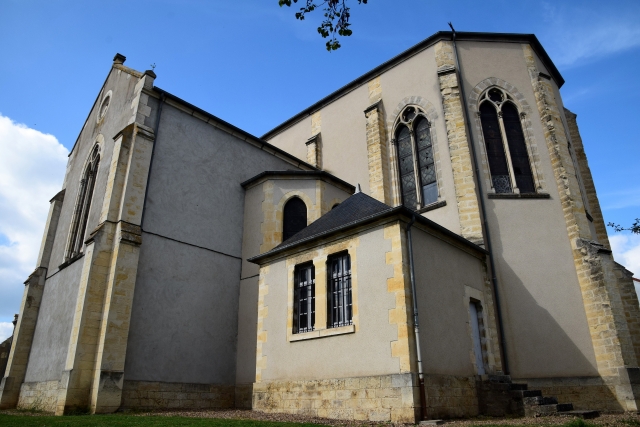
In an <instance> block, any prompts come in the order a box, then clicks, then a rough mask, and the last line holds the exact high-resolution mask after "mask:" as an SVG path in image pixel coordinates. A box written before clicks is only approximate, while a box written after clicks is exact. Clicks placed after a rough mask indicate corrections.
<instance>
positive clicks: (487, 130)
mask: <svg viewBox="0 0 640 427" xmlns="http://www.w3.org/2000/svg"><path fill="white" fill-rule="evenodd" d="M514 102H515V101H514V100H513V98H512V97H511V95H509V94H507V93H506V92H504V91H503V90H502V89H499V88H495V87H494V88H491V89H489V90H488V91H487V92H485V93H484V94H483V95H482V97H481V104H480V108H479V117H480V124H481V126H482V135H483V137H484V143H485V147H486V152H487V160H488V163H489V172H490V174H491V183H492V186H493V189H494V191H495V192H496V193H513V192H519V193H535V192H536V186H535V182H534V176H533V172H532V169H531V163H530V159H529V153H528V150H527V142H526V139H525V134H524V131H523V128H522V119H521V117H520V113H519V111H518V108H517V107H516V105H515V104H514Z"/></svg>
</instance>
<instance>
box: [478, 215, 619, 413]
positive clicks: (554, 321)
mask: <svg viewBox="0 0 640 427" xmlns="http://www.w3.org/2000/svg"><path fill="white" fill-rule="evenodd" d="M488 208H489V209H487V216H488V219H489V221H490V223H491V236H492V244H493V253H494V257H495V261H496V266H497V267H496V270H497V272H496V273H497V276H498V287H499V290H500V302H501V308H502V318H503V328H504V333H505V335H506V337H505V338H506V339H505V340H506V345H507V358H508V362H509V369H510V374H511V378H512V379H513V381H515V382H527V383H528V384H529V389H536V390H542V392H543V395H546V396H554V397H557V398H558V401H559V402H560V403H573V404H574V408H575V409H599V410H609V411H622V410H623V408H622V407H621V406H620V405H619V404H618V402H617V400H616V397H615V394H614V393H613V388H611V389H610V388H609V387H608V386H606V385H605V384H604V382H603V381H602V379H601V378H600V376H599V374H598V371H597V367H596V362H595V354H594V353H593V347H592V344H591V338H590V335H589V330H588V326H587V318H586V314H585V312H584V307H583V305H582V304H583V302H582V294H581V291H580V289H579V285H578V283H577V279H576V281H575V282H576V283H575V286H576V287H578V288H577V289H574V288H572V286H574V285H573V284H571V285H568V286H567V284H566V283H563V282H562V279H561V278H560V274H557V275H553V274H554V271H551V270H550V268H549V266H552V265H554V264H555V265H557V262H556V260H555V259H554V258H553V257H554V255H553V254H551V253H550V252H548V245H545V244H542V243H538V242H543V241H545V239H544V238H539V239H538V238H536V236H538V234H536V235H532V234H528V235H527V233H522V234H521V235H520V237H516V238H515V239H514V237H513V234H512V233H510V235H509V240H508V241H509V243H510V244H511V245H513V244H514V243H513V242H514V241H516V240H517V239H521V242H519V243H520V244H517V248H516V247H504V246H503V240H502V235H501V233H502V232H504V230H502V229H501V225H502V223H501V222H500V221H498V220H497V219H496V214H495V209H494V208H492V207H491V206H488ZM514 216H515V215H514ZM513 221H523V224H522V227H521V228H520V229H521V230H527V227H526V226H527V224H525V222H526V220H525V219H524V216H521V217H519V218H514V219H513ZM528 225H529V229H530V228H531V224H528ZM509 227H514V224H509ZM515 227H518V225H515ZM510 231H511V230H510ZM545 232H552V231H548V230H543V231H539V233H545ZM537 233H538V231H537ZM514 250H517V251H518V254H514ZM569 250H570V249H569ZM568 256H569V257H570V256H571V254H568ZM514 259H515V262H514ZM569 259H571V258H569ZM512 266H515V267H516V268H517V267H520V269H521V270H522V271H521V272H517V271H515V270H514V269H513V268H512ZM570 268H573V263H572V264H571V266H570ZM556 270H558V269H556ZM523 272H528V273H529V279H528V280H529V283H527V284H525V282H523V280H522V279H521V277H523V276H524V273H523ZM531 272H535V274H531ZM561 272H563V273H566V271H555V273H561ZM545 276H553V278H552V279H549V278H548V277H545ZM541 303H543V304H545V305H546V306H547V307H549V309H547V308H545V307H544V306H542V305H541ZM550 310H551V311H550ZM560 322H562V324H561V323H560ZM568 332H569V333H570V334H571V335H569V333H568ZM580 339H582V343H580ZM580 345H581V347H582V348H581V347H580Z"/></svg>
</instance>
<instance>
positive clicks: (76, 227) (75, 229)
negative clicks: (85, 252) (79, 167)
mask: <svg viewBox="0 0 640 427" xmlns="http://www.w3.org/2000/svg"><path fill="white" fill-rule="evenodd" d="M99 164H100V149H99V146H97V145H96V146H95V148H94V149H93V150H92V151H91V155H90V156H89V160H88V162H87V164H86V166H85V168H84V171H83V173H82V179H81V180H80V189H79V191H78V198H77V200H76V205H75V208H74V212H73V220H72V221H71V230H70V233H69V241H68V242H67V251H66V253H65V261H68V260H70V259H71V258H73V257H75V256H77V255H79V254H80V253H81V252H82V248H83V245H84V237H85V233H86V231H87V222H88V221H89V211H90V209H91V201H92V199H93V190H94V188H95V184H96V176H97V174H98V166H99Z"/></svg>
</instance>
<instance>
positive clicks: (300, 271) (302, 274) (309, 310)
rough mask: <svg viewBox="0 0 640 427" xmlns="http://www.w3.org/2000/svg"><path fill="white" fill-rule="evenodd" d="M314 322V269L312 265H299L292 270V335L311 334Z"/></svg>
mask: <svg viewBox="0 0 640 427" xmlns="http://www.w3.org/2000/svg"><path fill="white" fill-rule="evenodd" d="M315 322H316V289H315V269H314V267H313V264H305V265H299V266H296V268H295V270H294V290H293V333H294V334H298V333H302V332H311V331H313V328H314V325H315Z"/></svg>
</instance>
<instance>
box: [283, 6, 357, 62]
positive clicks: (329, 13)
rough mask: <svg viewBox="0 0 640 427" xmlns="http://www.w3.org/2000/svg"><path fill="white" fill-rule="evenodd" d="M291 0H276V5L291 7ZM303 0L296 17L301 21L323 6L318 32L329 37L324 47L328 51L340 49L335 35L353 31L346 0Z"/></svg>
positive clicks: (343, 34)
mask: <svg viewBox="0 0 640 427" xmlns="http://www.w3.org/2000/svg"><path fill="white" fill-rule="evenodd" d="M291 1H292V0H278V5H279V6H280V7H282V6H287V7H291ZM305 1H306V4H305V6H304V7H301V8H300V10H299V11H298V12H296V15H295V16H296V19H299V20H300V21H303V20H304V18H305V15H306V14H307V13H310V12H313V11H314V10H316V9H317V8H318V7H320V6H324V9H323V10H324V20H323V21H322V23H321V24H320V26H319V27H318V34H320V36H322V38H325V39H326V38H328V37H330V39H329V40H328V41H327V43H326V48H327V50H328V51H329V52H331V51H332V50H337V49H340V42H339V41H338V39H337V37H336V35H338V36H341V37H349V36H350V35H351V34H353V31H351V29H350V28H349V27H350V26H351V23H350V22H349V18H350V17H351V13H350V10H351V9H350V8H349V7H348V6H347V1H348V0H325V1H323V2H322V3H319V4H317V3H316V1H315V0H305ZM367 1H368V0H358V4H367ZM293 3H298V0H293Z"/></svg>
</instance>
